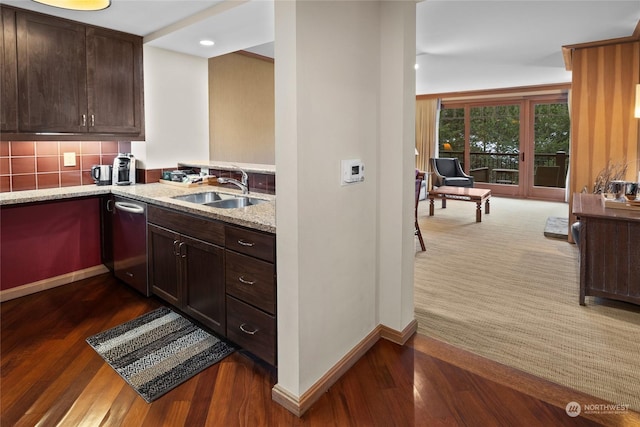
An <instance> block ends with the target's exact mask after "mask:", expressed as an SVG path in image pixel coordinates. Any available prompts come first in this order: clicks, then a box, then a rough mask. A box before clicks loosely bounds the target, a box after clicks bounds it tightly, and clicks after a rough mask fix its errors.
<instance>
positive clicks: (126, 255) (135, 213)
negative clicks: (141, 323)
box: [113, 196, 150, 296]
mask: <svg viewBox="0 0 640 427" xmlns="http://www.w3.org/2000/svg"><path fill="white" fill-rule="evenodd" d="M113 272H114V274H115V276H116V277H117V278H118V279H120V280H122V281H124V282H125V283H127V284H129V285H130V286H131V287H133V288H134V289H136V290H138V291H139V292H140V293H142V294H143V295H145V296H149V295H150V292H149V284H148V281H147V204H146V203H144V202H139V201H137V200H130V199H126V198H122V197H118V196H114V210H113Z"/></svg>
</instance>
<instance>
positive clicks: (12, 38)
mask: <svg viewBox="0 0 640 427" xmlns="http://www.w3.org/2000/svg"><path fill="white" fill-rule="evenodd" d="M0 25H2V31H0V37H1V38H2V39H0V61H1V62H0V64H1V65H0V69H1V70H2V73H1V74H0V102H1V105H0V132H15V131H16V130H17V129H18V61H17V59H16V13H15V12H14V11H13V10H8V9H2V10H0Z"/></svg>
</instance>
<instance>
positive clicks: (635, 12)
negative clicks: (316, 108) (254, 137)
mask: <svg viewBox="0 0 640 427" xmlns="http://www.w3.org/2000/svg"><path fill="white" fill-rule="evenodd" d="M0 3H5V4H9V5H13V6H17V7H21V8H24V9H29V10H34V11H38V12H42V13H46V14H49V15H55V16H61V17H65V18H68V19H72V20H76V21H80V22H84V23H88V24H93V25H98V26H102V27H107V28H112V29H116V30H120V31H124V32H128V33H133V34H137V35H140V36H143V37H144V41H145V43H146V44H148V45H151V46H155V47H158V48H163V49H169V50H173V51H177V52H182V53H185V54H189V55H195V56H201V57H205V58H209V57H213V56H218V55H223V54H226V53H230V52H234V51H237V50H249V51H252V52H255V53H259V54H261V55H264V56H271V57H272V56H273V40H274V10H273V1H270V0H232V1H228V0H227V1H224V0H112V4H111V6H110V7H109V8H107V9H105V10H102V11H97V12H74V11H68V10H64V9H57V8H52V7H49V6H44V5H41V4H38V3H35V2H32V1H30V0H0ZM638 21H640V0H618V1H614V0H602V1H597V0H567V1H550V0H536V1H525V0H521V1H519V0H512V1H505V0H494V1H485V0H469V1H458V0H425V1H422V2H420V3H418V4H417V22H416V64H417V65H418V66H419V68H418V69H417V70H416V93H417V94H429V93H448V92H461V91H469V90H481V89H497V88H507V87H518V86H534V85H541V84H553V83H567V82H570V81H571V74H570V72H567V71H566V70H565V67H564V61H563V58H562V50H561V49H562V46H563V45H570V44H576V43H585V42H591V41H598V40H606V39H611V38H618V37H627V36H630V35H632V34H633V32H634V30H635V28H636V26H637V25H638ZM203 38H207V39H211V40H214V41H215V45H214V46H212V47H203V46H201V45H200V44H199V43H198V42H199V40H201V39H203Z"/></svg>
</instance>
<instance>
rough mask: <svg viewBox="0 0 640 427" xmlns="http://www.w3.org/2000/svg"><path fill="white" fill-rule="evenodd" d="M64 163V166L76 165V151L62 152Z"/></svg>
mask: <svg viewBox="0 0 640 427" xmlns="http://www.w3.org/2000/svg"><path fill="white" fill-rule="evenodd" d="M64 165H65V166H75V165H76V153H74V152H70V153H64Z"/></svg>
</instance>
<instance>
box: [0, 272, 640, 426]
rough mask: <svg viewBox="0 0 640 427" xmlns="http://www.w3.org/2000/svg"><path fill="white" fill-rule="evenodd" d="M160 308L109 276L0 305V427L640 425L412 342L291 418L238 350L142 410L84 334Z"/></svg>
mask: <svg viewBox="0 0 640 427" xmlns="http://www.w3.org/2000/svg"><path fill="white" fill-rule="evenodd" d="M161 305H164V303H163V302H162V301H160V300H157V299H155V298H144V297H142V296H141V295H139V294H137V293H136V292H135V291H133V290H131V289H129V288H127V287H126V286H125V285H123V284H121V283H120V282H118V281H117V280H115V279H113V278H112V277H111V276H109V275H101V276H98V277H95V278H92V279H87V280H83V281H80V282H77V283H73V284H71V285H66V286H62V287H59V288H56V289H51V290H48V291H44V292H40V293H37V294H34V295H30V296H26V297H22V298H19V299H15V300H12V301H7V302H5V303H2V305H1V306H0V321H1V330H2V332H1V337H0V339H1V341H0V352H1V353H0V355H1V362H0V368H1V372H0V375H1V376H0V381H1V382H0V387H1V388H0V404H1V407H0V410H1V415H0V425H1V426H3V427H4V426H36V425H38V426H55V425H62V426H80V425H82V426H153V427H157V426H190V427H197V426H440V425H443V426H564V425H570V426H594V425H620V426H623V425H627V426H628V425H640V417H639V416H638V414H636V413H626V414H624V415H617V416H613V415H608V416H590V418H591V419H587V418H584V417H578V418H570V417H569V416H568V415H567V414H566V412H565V405H566V403H567V402H570V401H572V400H576V399H577V398H579V397H583V396H582V395H580V394H579V393H576V392H573V391H571V390H567V389H564V388H562V387H559V386H556V385H553V384H551V383H548V382H545V381H541V380H539V379H537V378H534V377H531V376H528V375H526V374H522V373H519V372H517V371H515V370H513V369H510V368H506V367H504V366H501V365H498V364H495V363H493V362H490V361H487V360H486V359H482V358H479V357H477V356H473V355H471V354H468V353H465V352H462V351H460V350H457V349H454V348H452V347H450V346H447V345H445V344H442V343H438V342H436V341H433V340H429V339H427V338H425V337H422V336H414V337H413V338H412V339H411V340H410V341H409V342H408V343H407V345H405V346H399V345H396V344H393V343H391V342H389V341H386V340H380V341H379V342H378V343H377V344H376V345H375V346H374V347H373V348H372V349H371V350H370V351H369V352H368V353H367V354H366V355H365V356H364V357H363V358H362V359H361V360H360V361H359V362H358V363H357V364H356V365H355V366H354V367H353V368H351V370H349V371H348V372H347V373H346V374H345V375H344V376H343V377H342V378H341V379H340V380H339V381H338V382H337V383H336V384H335V385H334V386H333V387H331V389H330V390H329V391H328V392H327V393H325V394H324V395H323V397H322V398H321V399H320V400H319V401H318V402H317V403H315V404H314V405H313V406H312V407H311V409H310V410H309V411H308V412H307V413H306V414H305V415H304V416H303V417H302V418H297V417H295V416H294V415H293V414H291V413H290V412H288V411H287V410H285V409H284V408H283V407H281V406H279V405H278V404H276V403H274V402H272V400H271V388H272V387H273V385H274V384H275V379H276V373H275V372H274V371H273V370H272V369H269V368H268V367H266V366H265V365H263V364H261V363H260V362H257V361H255V360H254V359H253V358H251V357H249V356H248V355H246V354H243V353H242V352H237V353H234V354H233V355H231V356H229V357H227V358H226V359H224V360H223V361H222V362H220V363H218V364H216V365H214V366H212V367H210V368H208V369H206V370H205V371H204V372H202V373H201V374H199V375H197V376H195V377H194V378H192V379H190V380H189V381H187V382H186V383H184V384H182V385H181V386H179V387H177V388H176V389H174V390H172V391H170V392H169V393H167V394H166V395H164V396H162V397H161V398H159V399H158V400H156V401H154V402H153V403H151V404H148V403H146V402H145V401H144V400H143V399H142V398H141V397H139V396H138V395H137V394H136V392H135V391H134V390H133V389H132V388H130V387H129V386H128V385H127V384H126V383H125V382H124V381H123V380H122V379H121V378H120V376H118V374H116V373H115V371H113V370H112V369H111V368H110V367H109V366H108V365H107V364H106V363H105V362H104V361H103V360H102V359H101V358H100V356H98V354H97V353H95V352H94V351H93V349H92V348H91V347H90V346H89V345H88V344H87V343H86V342H85V339H86V338H87V337H88V336H90V335H93V334H95V333H98V332H100V331H103V330H105V329H107V328H110V327H112V326H115V325H118V324H120V323H123V322H125V321H127V320H130V319H132V318H134V317H137V316H139V315H142V314H144V313H146V312H148V311H150V310H152V309H154V308H156V307H159V306H161ZM589 401H590V402H598V400H597V399H591V400H589ZM636 422H638V424H634V423H636Z"/></svg>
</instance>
